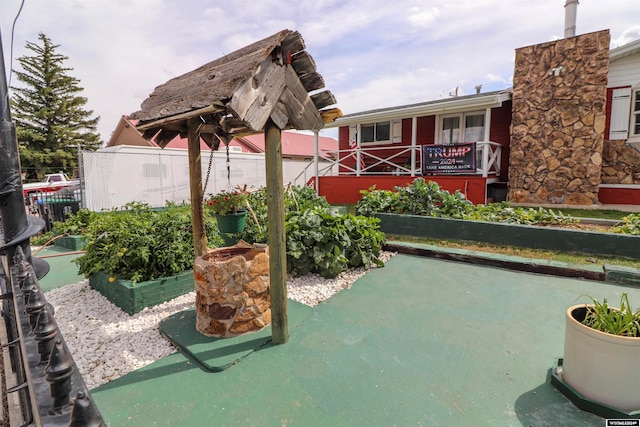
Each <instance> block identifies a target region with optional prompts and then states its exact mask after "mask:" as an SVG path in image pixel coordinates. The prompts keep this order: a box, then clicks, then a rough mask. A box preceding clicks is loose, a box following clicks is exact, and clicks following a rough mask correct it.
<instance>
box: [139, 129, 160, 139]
mask: <svg viewBox="0 0 640 427" xmlns="http://www.w3.org/2000/svg"><path fill="white" fill-rule="evenodd" d="M158 132H160V129H155V128H154V129H147V130H145V131H144V132H142V137H143V138H144V139H146V140H150V139H151V138H153V137H154V136H156V134H157V133H158Z"/></svg>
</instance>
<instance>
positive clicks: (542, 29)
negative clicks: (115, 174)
mask: <svg viewBox="0 0 640 427" xmlns="http://www.w3.org/2000/svg"><path fill="white" fill-rule="evenodd" d="M20 4H21V0H0V30H1V31H2V41H3V46H4V53H5V67H6V68H7V70H8V69H9V68H10V67H11V66H12V67H14V68H15V67H17V65H16V61H15V60H14V61H13V64H12V65H9V52H10V43H11V24H12V21H13V18H14V16H15V14H16V13H17V12H18V9H19V8H20ZM564 4H565V0H529V1H525V0H511V1H504V0H502V1H499V0H458V1H451V0H395V1H389V0H232V1H219V0H215V1H214V0H182V1H176V0H55V1H53V0H25V3H24V7H23V10H22V13H21V15H20V17H19V18H18V21H17V23H16V28H15V37H14V39H13V50H14V54H13V56H14V58H17V57H20V56H23V55H25V54H27V53H28V51H26V50H25V49H24V45H25V43H26V42H27V41H31V42H37V41H38V40H37V38H38V33H39V32H43V33H45V34H46V35H47V36H48V37H49V38H50V39H51V40H52V41H53V43H54V44H58V45H60V47H59V48H58V52H59V53H61V54H63V55H66V56H68V57H69V60H68V61H67V63H66V65H67V66H69V67H71V68H73V71H71V72H70V73H69V74H71V75H73V76H74V77H76V78H78V79H80V85H81V86H82V87H83V88H84V92H83V95H84V96H86V97H87V98H88V100H89V102H88V106H87V108H88V109H92V110H94V113H95V115H99V116H101V121H100V125H99V131H100V133H101V135H102V139H103V140H104V141H105V142H106V141H107V140H108V138H109V137H110V135H111V132H112V131H113V130H114V129H115V126H116V124H117V122H118V120H119V118H120V116H121V115H122V114H130V113H132V112H134V111H136V110H138V109H139V107H140V104H141V102H142V101H143V100H144V99H145V98H146V97H147V96H148V95H149V94H150V93H151V92H152V91H153V89H154V88H155V87H156V86H157V85H159V84H162V83H164V82H165V81H167V80H169V79H171V78H173V77H176V76H178V75H181V74H183V73H185V72H188V71H190V70H192V69H194V68H197V67H199V66H200V65H202V64H204V63H207V62H209V61H211V60H213V59H216V58H218V57H220V56H222V55H224V54H226V53H229V52H232V51H234V50H236V49H239V48H241V47H243V46H245V45H247V44H250V43H252V42H254V41H257V40H260V39H262V38H264V37H267V36H269V35H271V34H274V33H276V32H278V31H280V30H282V29H291V30H297V31H299V32H300V33H301V34H302V37H303V38H304V39H305V42H306V45H307V50H308V52H309V53H310V54H311V55H312V56H313V58H314V59H315V61H316V65H317V68H318V72H319V73H320V74H322V76H323V77H324V80H325V82H326V84H327V88H328V89H329V90H331V91H332V92H333V94H334V95H335V96H336V98H337V100H338V104H337V106H338V107H339V108H340V109H341V110H342V111H343V113H345V114H349V113H355V112H358V111H364V110H369V109H374V108H380V107H391V106H396V105H403V104H409V103H414V102H422V101H428V100H433V99H438V98H443V97H448V96H449V94H450V93H452V92H453V91H455V89H456V87H457V88H458V93H459V94H460V95H463V94H470V93H474V91H475V89H474V87H475V86H477V85H482V90H483V91H490V90H497V89H504V88H506V87H509V86H510V85H511V78H512V74H513V60H514V55H515V49H516V48H519V47H524V46H528V45H532V44H537V43H542V42H546V41H550V40H554V39H557V38H560V37H562V35H563V32H564ZM639 16H640V0H609V1H603V0H580V4H579V6H578V12H577V34H584V33H588V32H592V31H598V30H602V29H610V30H611V40H612V42H611V47H617V46H620V45H623V44H625V43H628V42H630V41H633V40H636V39H640V18H638V17H639ZM12 84H16V80H15V79H14V80H13V81H12ZM323 134H325V135H327V136H336V133H335V129H333V130H330V131H323Z"/></svg>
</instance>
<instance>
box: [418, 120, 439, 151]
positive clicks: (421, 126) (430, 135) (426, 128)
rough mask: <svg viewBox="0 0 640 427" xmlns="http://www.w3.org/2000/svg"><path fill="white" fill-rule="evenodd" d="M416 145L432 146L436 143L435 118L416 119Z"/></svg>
mask: <svg viewBox="0 0 640 427" xmlns="http://www.w3.org/2000/svg"><path fill="white" fill-rule="evenodd" d="M417 127H418V131H417V132H416V133H417V137H416V139H417V141H418V145H433V144H435V142H436V116H425V117H418V126H417Z"/></svg>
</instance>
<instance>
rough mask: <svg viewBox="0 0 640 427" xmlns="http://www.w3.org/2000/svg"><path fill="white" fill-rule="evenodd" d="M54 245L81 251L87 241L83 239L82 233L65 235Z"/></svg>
mask: <svg viewBox="0 0 640 427" xmlns="http://www.w3.org/2000/svg"><path fill="white" fill-rule="evenodd" d="M53 245H54V246H60V247H62V248H66V249H71V250H72V251H81V250H83V249H84V247H85V245H86V243H85V241H84V240H82V236H80V235H71V236H64V237H60V238H59V239H57V240H56V241H55V242H53Z"/></svg>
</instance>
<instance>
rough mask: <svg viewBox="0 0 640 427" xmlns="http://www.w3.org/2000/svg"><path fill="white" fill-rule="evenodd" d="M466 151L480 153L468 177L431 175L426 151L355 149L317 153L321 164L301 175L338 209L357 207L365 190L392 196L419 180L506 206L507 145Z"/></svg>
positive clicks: (483, 143) (485, 145)
mask: <svg viewBox="0 0 640 427" xmlns="http://www.w3.org/2000/svg"><path fill="white" fill-rule="evenodd" d="M460 146H464V147H465V148H467V147H472V148H473V151H474V152H473V153H472V155H471V156H469V157H468V159H467V162H469V164H467V166H470V168H469V169H468V170H467V171H466V172H464V173H452V172H439V171H438V170H437V165H436V167H435V168H433V169H432V170H433V172H425V169H426V165H427V164H430V165H431V166H433V164H434V162H433V159H428V158H425V156H428V155H425V152H426V150H425V148H424V146H420V145H411V146H407V147H354V148H349V149H346V150H336V151H332V152H329V153H326V155H320V154H319V153H318V152H317V151H316V158H315V162H314V163H313V164H310V165H308V167H307V168H306V169H305V170H304V171H303V172H302V173H301V174H300V175H299V178H300V179H299V180H298V181H304V182H305V183H307V184H310V185H312V186H313V187H314V188H315V189H316V191H317V192H318V194H319V195H321V196H325V197H326V198H327V201H328V202H329V203H331V204H336V205H341V204H355V203H357V202H358V200H360V197H361V193H360V192H361V190H366V189H369V188H371V187H372V186H375V187H376V189H384V190H391V189H393V187H395V186H401V185H406V184H409V183H411V182H412V181H413V180H414V179H415V178H416V177H418V176H422V177H424V179H425V180H430V181H435V182H437V183H438V184H439V185H440V186H441V187H442V188H444V189H445V190H447V191H450V192H454V191H456V190H460V192H462V193H463V194H464V195H465V196H466V197H467V199H468V200H470V201H471V202H472V203H474V204H480V203H487V202H491V201H499V200H504V198H505V196H506V185H505V184H504V183H502V182H500V171H501V156H502V145H501V144H499V143H497V142H493V141H479V142H475V143H472V144H460ZM430 147H434V146H430ZM447 147H450V148H456V147H457V145H456V144H453V145H449V146H447ZM310 169H313V170H310ZM444 170H446V169H444Z"/></svg>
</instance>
